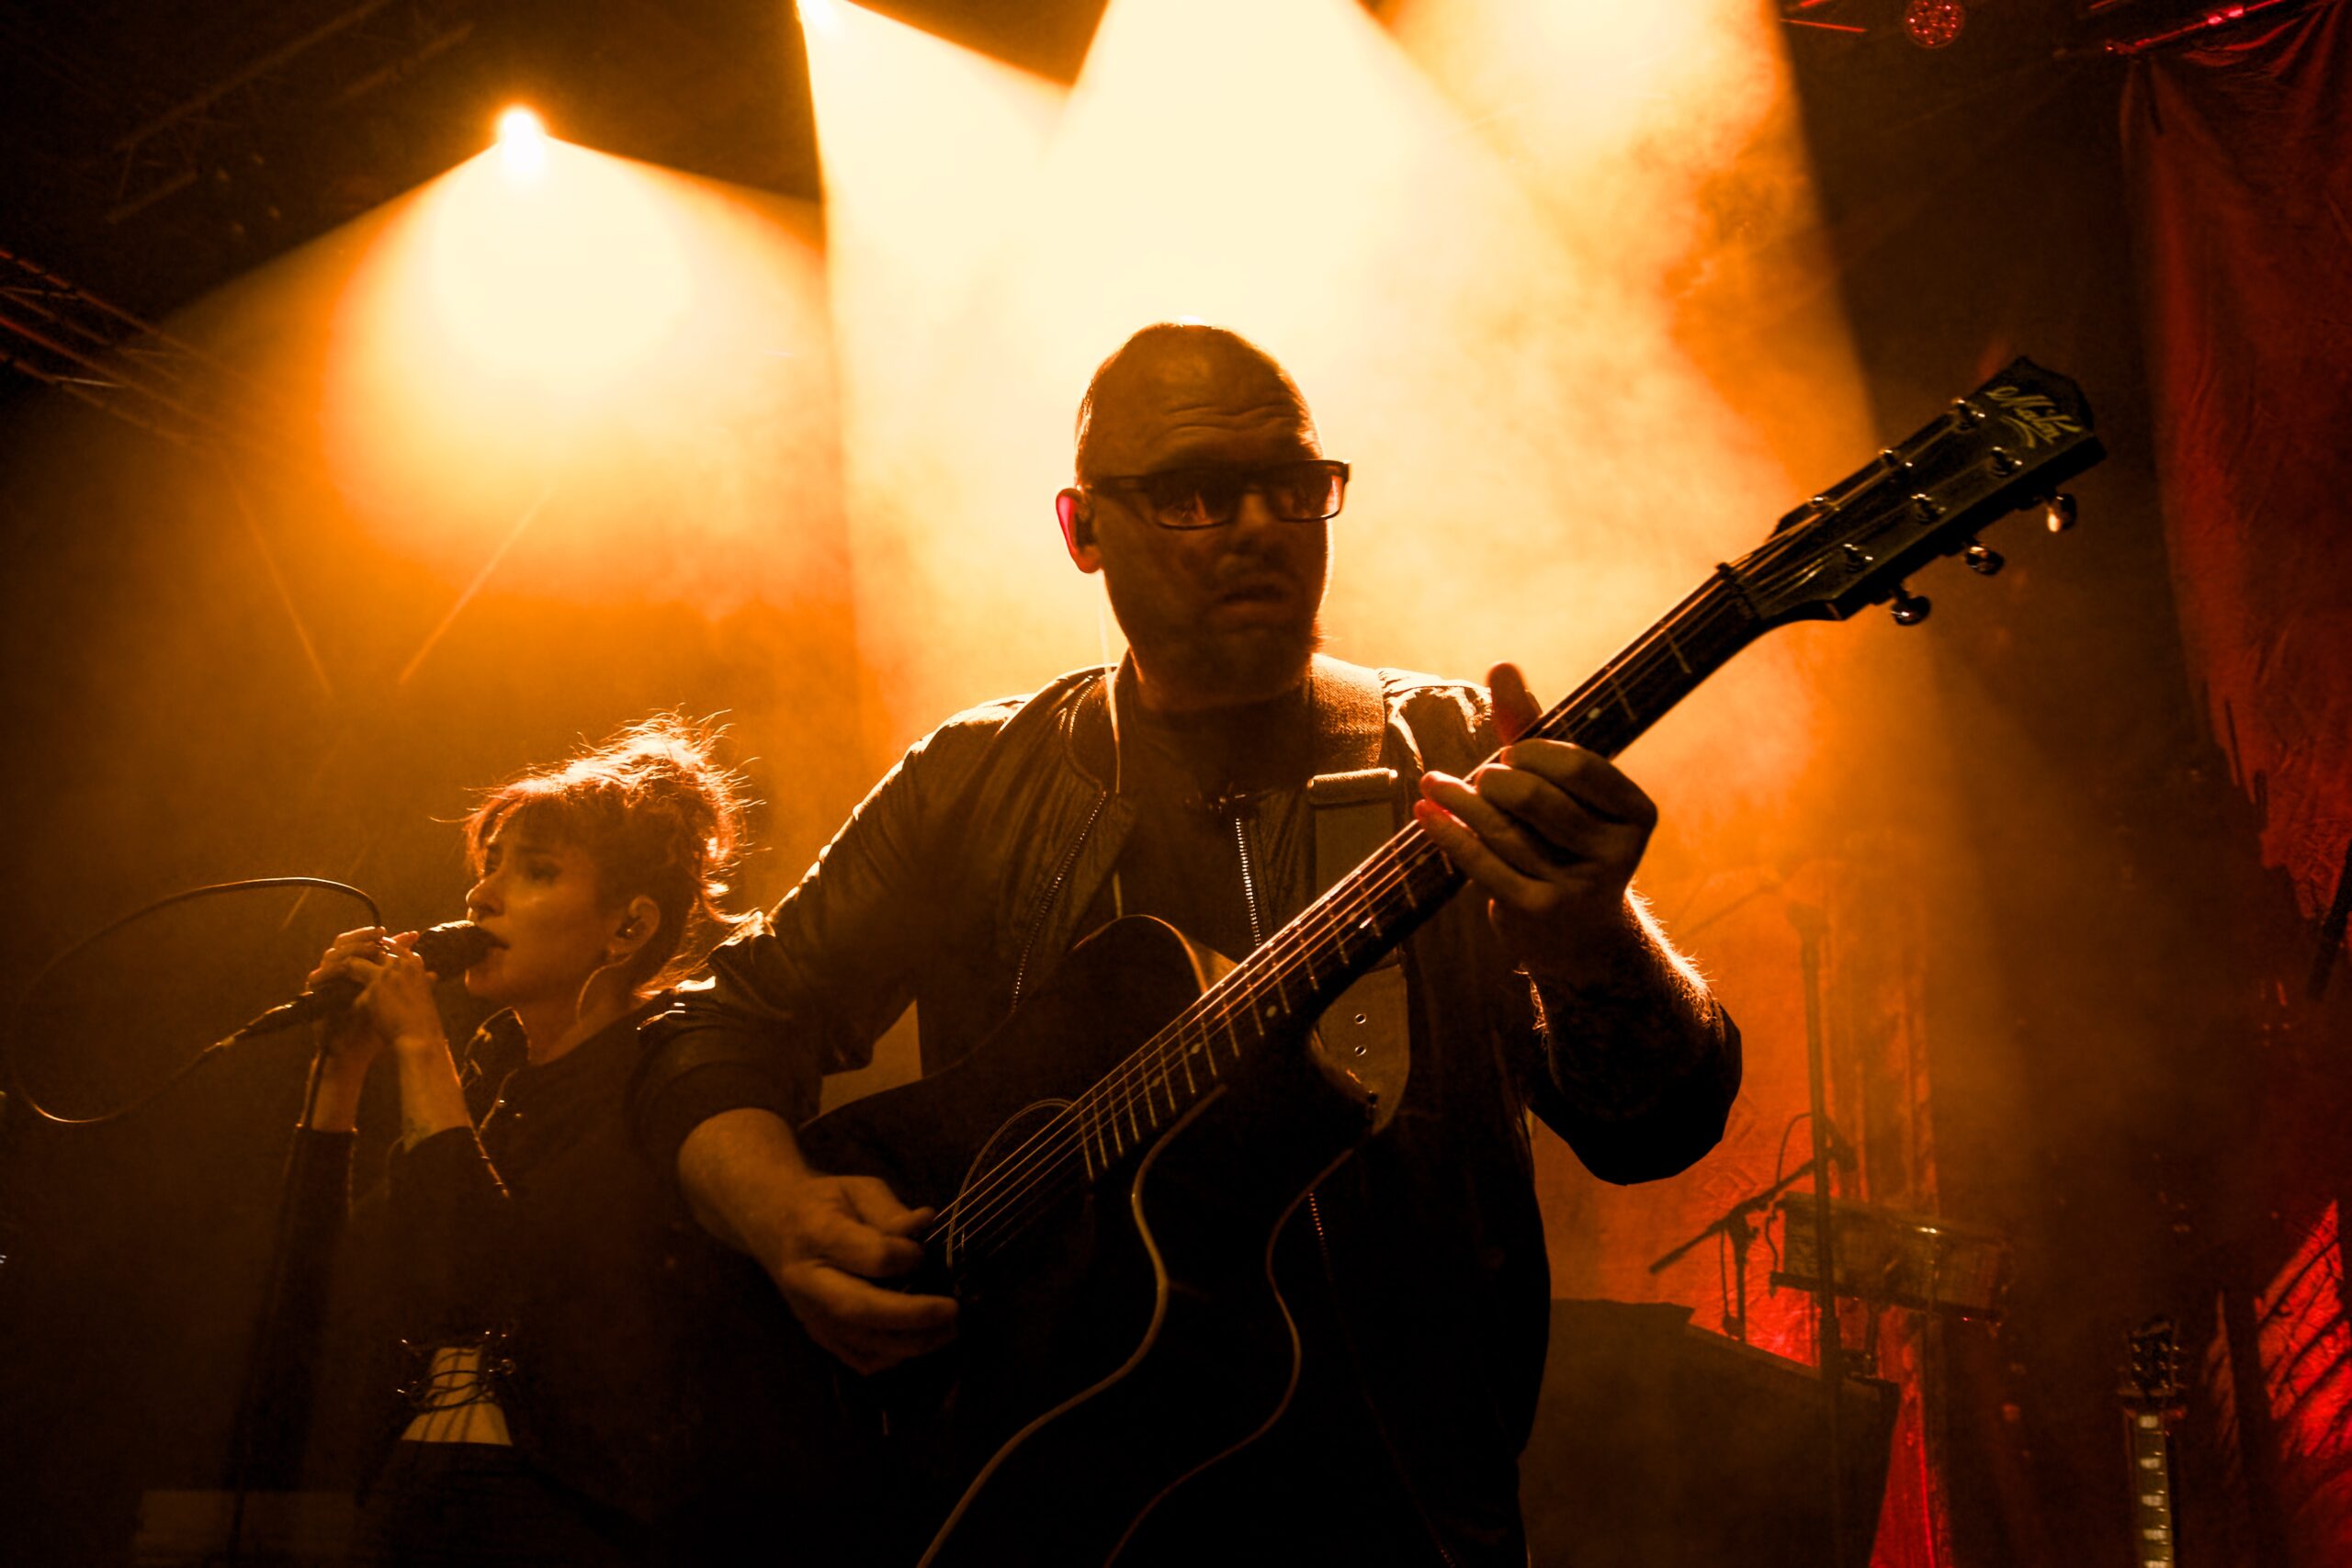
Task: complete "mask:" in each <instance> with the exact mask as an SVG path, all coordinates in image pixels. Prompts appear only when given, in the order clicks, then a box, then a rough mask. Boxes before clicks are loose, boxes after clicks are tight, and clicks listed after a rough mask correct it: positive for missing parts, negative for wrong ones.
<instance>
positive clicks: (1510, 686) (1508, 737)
mask: <svg viewBox="0 0 2352 1568" xmlns="http://www.w3.org/2000/svg"><path fill="white" fill-rule="evenodd" d="M1487 694H1488V695H1489V696H1491V697H1492V698H1493V699H1494V712H1495V728H1496V729H1497V730H1498V732H1499V733H1500V734H1501V736H1502V738H1503V743H1504V744H1505V745H1509V744H1510V742H1512V741H1514V740H1516V739H1519V738H1520V737H1521V736H1522V735H1524V734H1526V733H1527V732H1528V731H1529V730H1531V729H1532V728H1535V723H1536V720H1538V719H1540V718H1542V717H1543V716H1544V705H1543V704H1541V703H1539V702H1537V701H1536V700H1535V694H1534V693H1532V692H1531V691H1529V690H1528V689H1527V677H1526V676H1524V675H1521V673H1520V672H1519V666H1518V665H1516V664H1498V665H1496V666H1495V667H1494V668H1493V669H1492V670H1489V671H1487Z"/></svg>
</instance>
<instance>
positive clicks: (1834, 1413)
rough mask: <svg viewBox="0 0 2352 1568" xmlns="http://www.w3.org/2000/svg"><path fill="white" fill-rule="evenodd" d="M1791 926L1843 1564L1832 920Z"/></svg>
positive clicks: (1808, 914)
mask: <svg viewBox="0 0 2352 1568" xmlns="http://www.w3.org/2000/svg"><path fill="white" fill-rule="evenodd" d="M1788 914H1789V924H1791V925H1792V926H1794V927H1795V928H1796V932H1797V965H1798V967H1799V968H1800V969H1801V970H1802V971H1803V973H1804V1065H1805V1090H1806V1096H1807V1099H1808V1100H1809V1102H1810V1105H1811V1108H1812V1112H1813V1116H1812V1120H1813V1160H1812V1167H1813V1224H1814V1238H1815V1239H1814V1247H1815V1254H1816V1259H1815V1260H1816V1263H1817V1265H1818V1270H1817V1275H1816V1279H1815V1285H1814V1292H1813V1310H1814V1321H1815V1325H1816V1327H1817V1329H1818V1331H1819V1335H1820V1342H1819V1358H1820V1362H1821V1390H1822V1395H1823V1397H1824V1399H1825V1400H1826V1402H1827V1416H1826V1420H1825V1422H1824V1424H1823V1438H1824V1441H1826V1443H1827V1445H1828V1450H1829V1452H1828V1456H1827V1458H1828V1462H1827V1464H1826V1467H1825V1468H1826V1470H1827V1472H1828V1481H1829V1562H1830V1563H1831V1565H1832V1568H1846V1443H1845V1431H1844V1426H1845V1422H1844V1418H1843V1417H1844V1412H1843V1411H1842V1410H1841V1409H1840V1408H1839V1407H1840V1406H1841V1405H1842V1404H1844V1403H1845V1401H1844V1400H1843V1399H1842V1398H1841V1397H1839V1396H1840V1395H1841V1394H1842V1393H1844V1392H1845V1387H1846V1354H1845V1347H1844V1346H1843V1345H1842V1344H1841V1343H1840V1342H1839V1339H1838V1252H1837V1226H1836V1224H1835V1223H1834V1222H1833V1220H1832V1218H1831V1214H1830V1207H1829V1165H1830V1150H1831V1148H1832V1146H1833V1140H1834V1138H1835V1137H1836V1130H1835V1129H1833V1128H1832V1127H1831V1126H1830V1124H1829V1083H1828V1055H1829V1051H1828V1045H1827V1043H1826V1040H1825V1038H1824V1036H1823V1032H1822V1026H1821V941H1822V938H1823V936H1824V935H1825V934H1826V932H1827V930H1828V924H1829V922H1828V920H1827V919H1826V918H1825V917H1824V916H1823V914H1822V912H1821V910H1820V909H1819V908H1815V907H1814V906H1813V905H1810V904H1791V905H1790V906H1789V910H1788Z"/></svg>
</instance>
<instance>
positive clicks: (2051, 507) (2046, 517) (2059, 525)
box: [2041, 491, 2075, 534]
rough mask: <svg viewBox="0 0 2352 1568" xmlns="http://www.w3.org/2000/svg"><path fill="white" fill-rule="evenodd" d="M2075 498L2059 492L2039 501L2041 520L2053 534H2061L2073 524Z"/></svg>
mask: <svg viewBox="0 0 2352 1568" xmlns="http://www.w3.org/2000/svg"><path fill="white" fill-rule="evenodd" d="M2041 521H2042V523H2043V525H2045V526H2047V527H2048V528H2049V530H2050V531H2051V532H2052V533H2053V534H2063V533H2064V532H2065V531H2066V530H2067V529H2069V528H2071V527H2073V526H2074V525H2075V498H2074V497H2073V496H2071V495H2068V494H2066V493H2064V491H2061V492H2059V493H2058V494H2056V495H2053V496H2051V497H2049V498H2047V499H2046V500H2044V501H2043V502H2042V503H2041Z"/></svg>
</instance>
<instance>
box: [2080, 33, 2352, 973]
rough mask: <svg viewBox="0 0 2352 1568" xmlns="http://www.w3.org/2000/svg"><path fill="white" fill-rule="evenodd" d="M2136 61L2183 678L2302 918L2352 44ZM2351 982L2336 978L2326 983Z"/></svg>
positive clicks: (2317, 860) (2136, 120)
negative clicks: (2189, 679)
mask: <svg viewBox="0 0 2352 1568" xmlns="http://www.w3.org/2000/svg"><path fill="white" fill-rule="evenodd" d="M2345 11H2346V7H2345V6H2344V5H2343V4H2341V3H2340V0H2324V3H2322V4H2318V5H2314V6H2307V7H2305V8H2302V9H2301V10H2299V11H2296V12H2295V13H2293V14H2292V15H2290V16H2288V17H2285V18H2284V19H2282V20H2279V21H2278V22H2276V23H2272V24H2268V25H2265V24H2263V23H2261V22H2256V21H2249V22H2247V23H2245V24H2242V25H2241V27H2242V29H2243V30H2239V31H2236V32H2233V33H2228V34H2223V35H2221V36H2220V37H2218V38H2217V39H2215V40H2214V41H2212V42H2211V43H2207V44H2202V45H2199V46H2198V47H2194V48H2176V49H2173V50H2171V51H2164V52H2157V53H2153V54H2150V55H2146V56H2143V57H2142V58H2140V59H2139V60H2137V61H2135V62H2133V64H2132V67H2131V79H2130V81H2129V83H2128V85H2127V87H2126V90H2125V95H2124V99H2123V146H2124V155H2125V161H2126V168H2127V170H2128V171H2129V175H2130V179H2131V197H2132V205H2133V209H2134V221H2135V224H2136V227H2137V242H2138V246H2139V257H2140V264H2139V267H2140V284H2141V290H2142V294H2141V299H2142V309H2143V312H2144V315H2145V319H2146V336H2147V343H2148V352H2149V366H2150V371H2151V378H2152V383H2153V385H2152V391H2153V395H2154V410H2155V420H2156V432H2155V434H2156V444H2155V453H2156V462H2157V474H2158V479H2159V481H2160V484H2161V488H2162V491H2163V496H2164V509H2165V530H2166V539H2167V544H2168V546H2169V549H2170V553H2171V558H2172V570H2173V574H2174V578H2175V581H2176V583H2177V592H2178V596H2179V603H2180V614H2181V620H2182V626H2183V630H2184V633H2185V634H2186V637H2187V641H2188V655H2189V660H2190V666H2189V667H2190V670H2191V671H2192V673H2193V674H2194V675H2195V677H2196V678H2197V680H2198V681H2199V684H2200V685H2201V687H2202V688H2203V695H2204V697H2205V700H2206V702H2207V704H2208V705H2209V709H2210V716H2211V722H2212V724H2213V727H2214V732H2215V735H2216V737H2217V739H2219V740H2220V741H2221V743H2222V746H2223V747H2224V748H2226V749H2227V750H2228V752H2229V754H2230V756H2231V759H2232V762H2233V767H2234V768H2235V769H2236V771H2237V779H2238V782H2239V783H2240V784H2242V785H2243V786H2244V787H2245V789H2246V790H2247V791H2248V792H2249V793H2251V794H2252V795H2254V797H2255V798H2256V802H2257V803H2258V804H2259V805H2260V806H2261V807H2262V808H2263V840H2262V848H2263V856H2264V860H2265V862H2266V863H2267V864H2270V865H2273V866H2277V867H2280V868H2283V869H2284V870H2285V871H2286V872H2287V873H2288V874H2289V875H2290V876H2291V877H2292V878H2293V881H2294V886H2295V892H2296V897H2297V898H2298V900H2299V901H2300V902H2301V906H2302V908H2303V910H2304V912H2305V913H2306V914H2307V915H2311V916H2313V917H2315V918H2316V917H2319V916H2321V915H2322V914H2324V912H2325V910H2326V909H2327V908H2328V907H2329V905H2330V904H2331V902H2332V901H2333V900H2334V898H2335V897H2336V890H2337V886H2338V884H2339V880H2340V879H2341V877H2342V875H2343V872H2344V868H2345V866H2346V845H2347V842H2352V70H2347V66H2352V23H2347V21H2346V15H2345ZM2340 978H2341V977H2340V976H2339V979H2340Z"/></svg>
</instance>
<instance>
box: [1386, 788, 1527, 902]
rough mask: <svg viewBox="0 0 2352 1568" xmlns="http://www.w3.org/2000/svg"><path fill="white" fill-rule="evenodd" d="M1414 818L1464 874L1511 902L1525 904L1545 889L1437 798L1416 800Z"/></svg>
mask: <svg viewBox="0 0 2352 1568" xmlns="http://www.w3.org/2000/svg"><path fill="white" fill-rule="evenodd" d="M1413 820H1414V821H1416V822H1418V823H1419V824H1420V827H1421V830H1422V831H1423V832H1425V833H1427V834H1428V835H1429V836H1430V838H1432V839H1434V840H1437V847H1438V848H1439V849H1442V850H1443V851H1444V852H1445V858H1446V859H1448V860H1450V861H1452V862H1453V863H1454V864H1455V865H1456V866H1457V867H1459V868H1460V870H1461V872H1462V874H1463V875H1464V876H1466V877H1468V878H1469V879H1470V880H1471V881H1473V882H1475V883H1476V884H1477V885H1478V886H1481V887H1483V888H1485V889H1486V890H1487V892H1489V893H1491V894H1493V895H1494V896H1495V897H1498V898H1500V899H1502V900H1504V901H1505V902H1507V903H1510V904H1514V905H1520V906H1522V907H1524V906H1525V905H1527V904H1528V903H1530V902H1531V901H1532V900H1534V899H1535V898H1536V897H1538V896H1539V895H1540V893H1541V890H1542V889H1541V884H1539V883H1538V882H1537V880H1536V879H1535V878H1534V877H1532V876H1530V875H1528V874H1525V873H1523V872H1521V871H1520V870H1519V869H1518V868H1517V867H1516V866H1513V865H1512V864H1511V863H1510V862H1508V861H1506V860H1504V859H1503V858H1502V856H1500V855H1498V854H1497V853H1496V852H1494V851H1493V850H1492V849H1491V848H1489V847H1488V846H1487V843H1486V842H1485V840H1481V839H1480V838H1479V837H1478V835H1477V834H1476V833H1474V832H1472V831H1471V830H1470V829H1468V828H1467V827H1465V826H1464V824H1463V823H1462V822H1461V821H1459V820H1457V819H1456V818H1454V817H1453V816H1452V815H1451V814H1450V813H1448V811H1447V810H1446V808H1445V807H1442V806H1440V805H1439V804H1438V803H1437V802H1435V801H1433V800H1417V801H1415V802H1413Z"/></svg>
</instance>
